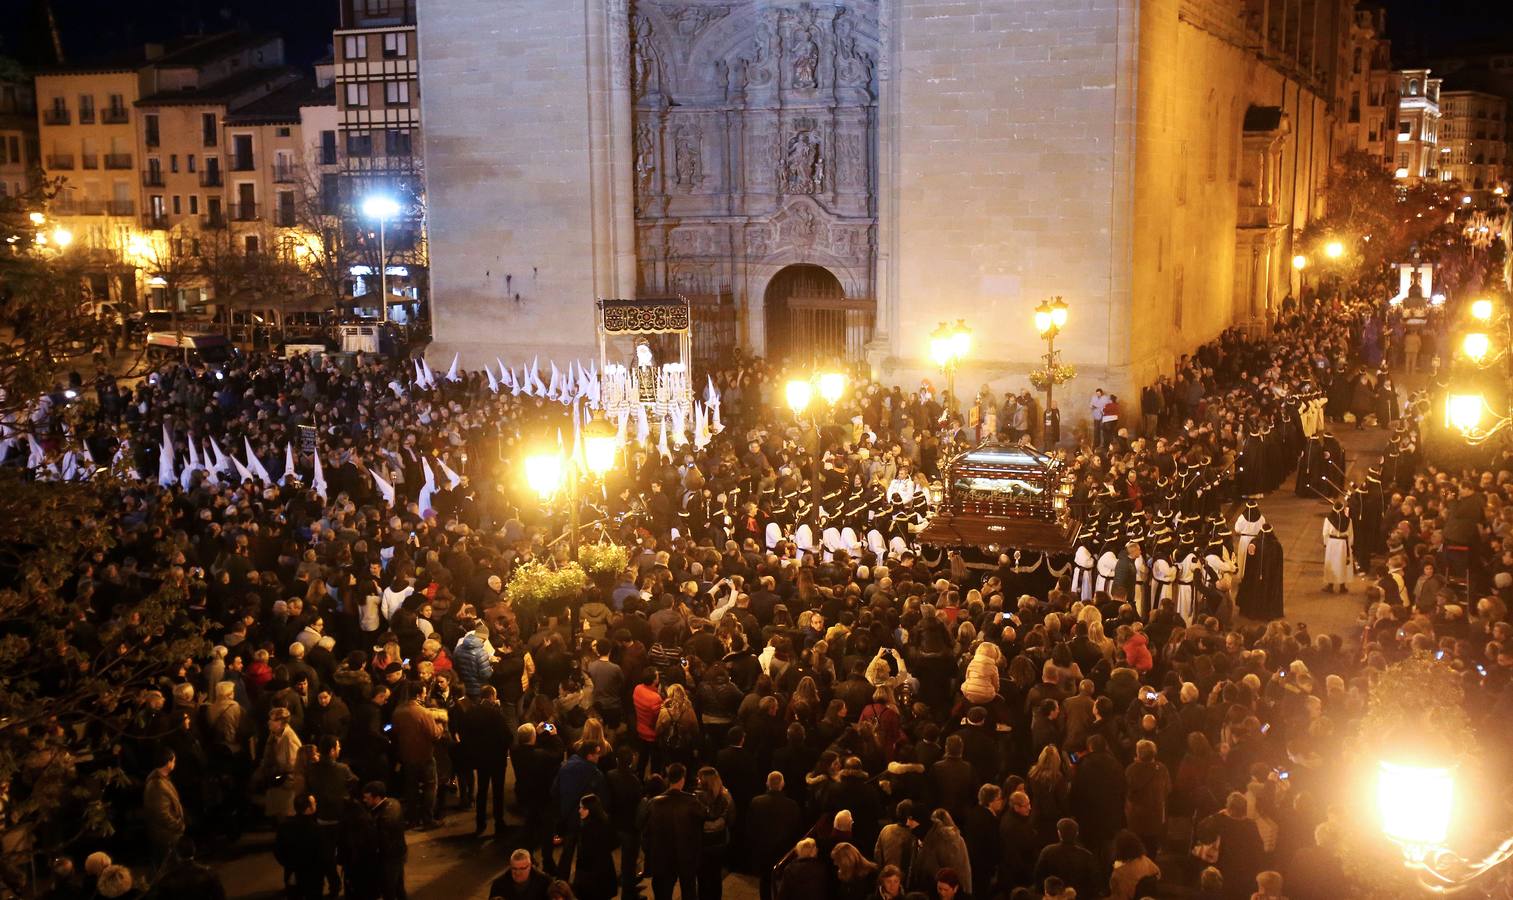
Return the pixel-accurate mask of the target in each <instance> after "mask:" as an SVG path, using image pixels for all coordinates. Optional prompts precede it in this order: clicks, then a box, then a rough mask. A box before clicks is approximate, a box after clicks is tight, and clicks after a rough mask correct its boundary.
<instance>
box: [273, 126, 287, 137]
mask: <svg viewBox="0 0 1513 900" xmlns="http://www.w3.org/2000/svg"><path fill="white" fill-rule="evenodd" d="M275 133H276V134H277V135H278V136H279V137H288V136H289V126H287V125H283V126H280V127H279V128H278V129H277V131H276V132H275Z"/></svg>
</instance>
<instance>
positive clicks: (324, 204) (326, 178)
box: [320, 172, 341, 216]
mask: <svg viewBox="0 0 1513 900" xmlns="http://www.w3.org/2000/svg"><path fill="white" fill-rule="evenodd" d="M320 211H321V215H324V216H334V215H336V214H337V213H339V212H341V176H339V175H337V174H336V173H335V172H327V173H325V174H323V175H321V177H320Z"/></svg>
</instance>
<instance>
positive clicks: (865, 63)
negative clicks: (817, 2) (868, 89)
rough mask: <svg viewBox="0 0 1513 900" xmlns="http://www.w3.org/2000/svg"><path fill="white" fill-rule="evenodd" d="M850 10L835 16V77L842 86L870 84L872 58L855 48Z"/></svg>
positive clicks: (854, 35) (854, 29) (854, 34)
mask: <svg viewBox="0 0 1513 900" xmlns="http://www.w3.org/2000/svg"><path fill="white" fill-rule="evenodd" d="M853 19H854V16H853V15H852V14H851V11H850V10H847V9H842V10H841V11H840V12H839V13H837V14H836V16H835V55H836V61H837V66H836V70H837V71H836V75H837V77H838V78H839V79H840V81H841V83H842V84H859V85H869V84H871V83H872V57H871V55H870V54H868V53H867V52H866V51H865V50H862V49H861V48H860V47H859V46H857V39H856V24H855V22H854V21H853Z"/></svg>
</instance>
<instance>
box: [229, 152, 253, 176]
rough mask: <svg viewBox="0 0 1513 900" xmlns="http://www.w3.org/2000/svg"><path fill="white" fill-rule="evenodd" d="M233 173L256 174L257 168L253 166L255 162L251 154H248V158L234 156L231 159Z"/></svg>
mask: <svg viewBox="0 0 1513 900" xmlns="http://www.w3.org/2000/svg"><path fill="white" fill-rule="evenodd" d="M231 171H233V172H255V171H257V166H255V165H253V160H252V156H251V154H248V155H247V156H232V157H231Z"/></svg>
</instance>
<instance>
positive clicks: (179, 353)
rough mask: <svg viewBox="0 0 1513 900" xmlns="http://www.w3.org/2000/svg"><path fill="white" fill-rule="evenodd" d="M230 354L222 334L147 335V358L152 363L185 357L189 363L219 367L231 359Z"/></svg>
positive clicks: (168, 332) (165, 332) (167, 332)
mask: <svg viewBox="0 0 1513 900" xmlns="http://www.w3.org/2000/svg"><path fill="white" fill-rule="evenodd" d="M231 352H232V350H231V344H230V342H229V341H227V340H226V336H225V335H224V334H213V333H209V332H187V331H186V332H177V333H176V332H172V331H153V332H149V333H148V335H147V358H148V359H149V360H152V361H153V362H163V361H167V360H182V359H185V358H186V357H187V358H188V360H189V362H191V363H195V362H200V363H209V364H211V365H219V364H221V363H225V362H227V361H228V360H230V359H231Z"/></svg>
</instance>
